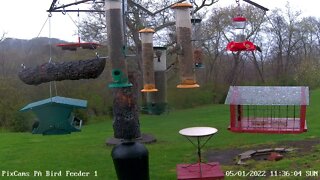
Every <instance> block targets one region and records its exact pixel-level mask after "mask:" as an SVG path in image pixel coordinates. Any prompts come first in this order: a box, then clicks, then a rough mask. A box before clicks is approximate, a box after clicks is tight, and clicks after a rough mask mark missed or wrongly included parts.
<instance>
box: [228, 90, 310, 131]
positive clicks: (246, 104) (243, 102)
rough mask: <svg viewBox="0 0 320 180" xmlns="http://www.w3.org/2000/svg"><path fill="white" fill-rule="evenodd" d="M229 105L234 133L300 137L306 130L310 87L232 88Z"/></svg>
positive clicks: (231, 128) (231, 126)
mask: <svg viewBox="0 0 320 180" xmlns="http://www.w3.org/2000/svg"><path fill="white" fill-rule="evenodd" d="M225 104H229V105H230V127H229V130H230V131H233V132H248V133H267V134H269V133H277V134H289V133H291V134H298V133H303V132H306V131H307V123H306V111H307V108H306V106H307V105H309V88H308V87H304V86H301V87H300V86H296V87H295V86H290V87H285V86H231V87H230V89H229V92H228V95H227V98H226V101H225Z"/></svg>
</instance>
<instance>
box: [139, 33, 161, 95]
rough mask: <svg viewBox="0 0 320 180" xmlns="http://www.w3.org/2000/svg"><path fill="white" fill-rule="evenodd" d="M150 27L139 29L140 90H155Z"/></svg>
mask: <svg viewBox="0 0 320 180" xmlns="http://www.w3.org/2000/svg"><path fill="white" fill-rule="evenodd" d="M154 32H155V31H154V30H153V29H151V28H144V29H142V30H140V31H139V33H140V36H141V44H142V61H143V84H144V85H143V89H142V90H141V92H156V91H158V89H156V88H155V87H156V86H155V81H154V67H153V33H154Z"/></svg>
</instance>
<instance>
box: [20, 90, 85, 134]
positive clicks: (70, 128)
mask: <svg viewBox="0 0 320 180" xmlns="http://www.w3.org/2000/svg"><path fill="white" fill-rule="evenodd" d="M86 107H87V101H86V100H80V99H72V98H65V97H60V96H55V97H51V98H48V99H44V100H41V101H37V102H33V103H30V104H28V105H27V106H25V107H24V108H22V109H21V110H20V111H29V110H32V111H33V112H34V113H35V114H36V116H37V117H38V123H36V124H35V125H34V127H33V130H32V133H33V134H43V135H54V134H70V133H71V132H78V131H80V128H81V125H82V120H80V119H78V118H76V117H75V116H74V115H73V113H72V111H73V110H74V109H76V108H86Z"/></svg>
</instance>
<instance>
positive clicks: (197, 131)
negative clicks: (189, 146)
mask: <svg viewBox="0 0 320 180" xmlns="http://www.w3.org/2000/svg"><path fill="white" fill-rule="evenodd" d="M217 132H218V130H217V129H216V128H212V127H190V128H185V129H181V130H180V131H179V134H181V135H183V136H189V137H202V136H209V135H213V134H215V133H217Z"/></svg>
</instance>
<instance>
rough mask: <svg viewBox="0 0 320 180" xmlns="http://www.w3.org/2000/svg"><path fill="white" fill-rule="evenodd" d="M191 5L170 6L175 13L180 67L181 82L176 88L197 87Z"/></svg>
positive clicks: (178, 4)
mask: <svg viewBox="0 0 320 180" xmlns="http://www.w3.org/2000/svg"><path fill="white" fill-rule="evenodd" d="M191 7H192V5H191V4H189V3H177V4H175V5H173V6H172V9H174V10H175V13H176V32H177V47H178V49H179V50H178V61H179V69H180V77H181V83H180V84H179V85H177V88H197V87H199V85H198V84H197V82H196V79H195V74H194V61H193V48H192V42H191V34H192V33H191V32H192V30H191V18H190V11H189V8H191Z"/></svg>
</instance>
